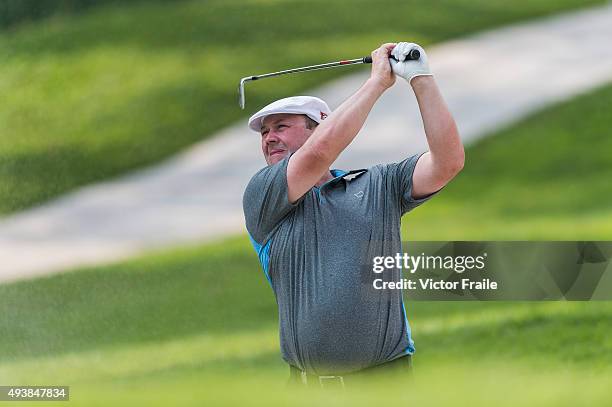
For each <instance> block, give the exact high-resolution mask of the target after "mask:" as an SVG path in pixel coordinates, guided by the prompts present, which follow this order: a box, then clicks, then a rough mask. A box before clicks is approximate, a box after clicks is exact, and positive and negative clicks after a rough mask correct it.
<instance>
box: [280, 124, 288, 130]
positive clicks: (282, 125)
mask: <svg viewBox="0 0 612 407" xmlns="http://www.w3.org/2000/svg"><path fill="white" fill-rule="evenodd" d="M283 127H288V126H287V125H286V124H279V125H278V128H279V129H280V128H283Z"/></svg>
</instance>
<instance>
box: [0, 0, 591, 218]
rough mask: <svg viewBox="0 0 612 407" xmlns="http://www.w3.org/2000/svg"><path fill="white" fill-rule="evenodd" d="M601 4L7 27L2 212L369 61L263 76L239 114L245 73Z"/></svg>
mask: <svg viewBox="0 0 612 407" xmlns="http://www.w3.org/2000/svg"><path fill="white" fill-rule="evenodd" d="M599 3H602V1H600V0H588V1H584V0H536V1H531V2H521V3H520V4H519V3H516V4H514V3H511V2H506V1H502V0H493V1H482V0H453V1H451V0H439V1H435V2H431V1H425V0H412V1H402V2H399V1H397V2H390V1H386V2H369V1H348V0H342V1H333V2H328V1H322V0H317V1H312V0H309V1H304V0H300V1H288V0H283V1H220V0H216V1H213V0H211V1H206V2H203V1H201V2H195V1H190V2H178V3H176V4H169V3H162V4H160V3H153V4H130V5H123V6H107V7H100V8H92V9H89V10H88V11H86V12H83V13H80V14H77V15H72V16H56V17H53V18H50V19H46V20H41V21H38V22H36V23H32V24H24V25H20V26H17V27H16V28H14V29H10V30H5V31H2V32H0V55H2V58H1V59H2V63H1V64H0V95H2V102H1V103H0V123H2V125H1V126H0V214H6V213H9V212H11V211H16V210H20V209H23V208H27V207H30V206H32V205H34V204H37V203H40V202H43V201H45V200H47V199H49V198H51V197H55V196H58V195H59V194H62V193H64V192H66V191H69V190H71V189H73V188H75V187H77V186H79V185H83V184H86V183H90V182H93V181H99V180H104V179H108V178H110V177H114V176H117V175H119V174H122V173H124V172H126V171H128V170H130V169H134V168H137V167H141V166H144V165H148V164H152V163H155V162H158V161H159V160H161V159H163V158H164V157H168V156H169V155H171V154H173V153H175V152H177V151H178V150H180V149H182V148H184V147H186V146H188V145H190V144H192V143H194V142H197V141H199V140H201V139H204V138H206V137H208V136H210V135H211V134H213V133H214V132H215V131H216V130H219V129H220V128H222V127H223V126H226V125H228V124H229V123H232V122H234V121H235V120H237V119H239V118H241V117H244V116H245V115H247V114H248V111H251V110H253V109H255V108H256V107H257V106H260V105H262V104H263V103H264V102H267V101H270V100H271V99H274V98H279V97H283V96H287V95H290V94H295V93H298V92H301V91H303V90H305V89H308V88H311V87H313V86H314V85H317V84H320V83H321V82H324V81H327V80H329V79H331V78H333V77H336V76H338V75H342V74H346V73H349V72H351V71H352V70H354V69H363V68H346V69H345V70H343V71H340V70H332V71H324V72H318V73H313V74H309V75H300V76H292V77H291V78H290V79H289V78H282V79H281V78H279V79H277V80H275V81H270V82H266V84H264V85H261V84H259V83H254V84H252V85H249V89H248V105H249V106H250V107H249V110H248V111H244V112H243V111H241V110H239V109H238V107H237V103H236V87H237V83H238V79H239V78H241V77H243V76H246V75H249V74H254V73H260V72H268V71H271V70H278V69H280V68H284V67H290V66H300V65H304V64H312V63H316V62H324V61H328V60H336V59H338V58H339V57H351V56H353V57H356V56H360V55H366V54H368V53H369V52H370V51H371V50H372V49H373V48H375V47H376V46H377V45H379V44H380V43H382V42H385V41H389V40H398V39H412V40H414V41H418V42H420V43H422V44H424V45H428V44H432V43H435V42H439V41H443V40H445V39H448V38H453V37H457V36H463V35H466V34H469V33H471V32H475V31H478V30H483V29H488V28H493V27H496V26H499V25H503V24H507V23H511V22H515V21H521V20H525V19H528V18H533V17H537V16H542V15H546V14H550V13H553V12H558V11H561V10H567V9H570V8H574V7H580V6H586V5H589V4H599ZM339 50H341V52H340V51H339ZM246 131H247V130H245V132H246Z"/></svg>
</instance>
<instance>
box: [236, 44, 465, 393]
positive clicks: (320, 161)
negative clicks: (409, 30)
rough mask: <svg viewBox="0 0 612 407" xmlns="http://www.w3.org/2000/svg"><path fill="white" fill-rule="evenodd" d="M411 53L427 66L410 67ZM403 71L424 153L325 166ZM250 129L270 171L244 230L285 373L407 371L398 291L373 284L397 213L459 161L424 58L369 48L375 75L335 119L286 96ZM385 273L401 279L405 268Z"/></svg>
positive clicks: (248, 204)
mask: <svg viewBox="0 0 612 407" xmlns="http://www.w3.org/2000/svg"><path fill="white" fill-rule="evenodd" d="M413 48H416V49H418V50H419V51H420V53H421V57H420V59H419V60H416V61H411V60H407V61H405V60H404V57H405V55H407V54H408V53H409V52H410V50H412V49H413ZM390 55H393V57H394V58H395V59H391V58H390ZM396 75H397V76H400V77H402V78H404V79H406V80H407V81H408V82H409V84H410V85H411V86H412V89H413V90H414V93H415V95H416V98H417V101H418V104H419V108H420V111H421V116H422V119H423V124H424V128H425V133H426V136H427V142H428V145H429V151H428V152H425V153H424V154H417V155H414V156H412V157H409V158H407V159H405V160H404V161H402V162H400V163H393V164H381V165H376V166H374V167H371V168H369V169H367V170H354V171H350V172H344V171H339V170H330V169H329V167H330V166H331V164H332V163H333V162H334V161H335V160H336V158H337V157H338V155H339V154H340V153H341V152H342V151H343V150H344V149H345V148H346V147H347V146H348V145H349V144H350V142H351V141H352V140H353V138H354V137H355V136H356V135H357V133H358V132H359V130H360V129H361V127H362V126H363V124H364V122H365V119H366V117H367V115H368V113H369V112H370V110H371V109H372V107H373V105H374V103H376V101H377V100H378V98H379V97H380V96H381V95H382V94H383V93H384V92H385V90H387V89H388V88H390V87H391V86H392V85H393V84H394V83H395V76H396ZM249 127H250V128H251V129H253V130H255V131H258V132H260V133H261V148H262V152H263V155H264V157H265V160H266V162H267V164H268V166H267V167H265V168H263V169H261V170H260V171H259V172H257V173H256V174H255V175H254V176H253V178H252V179H251V181H250V182H249V184H248V186H247V188H246V190H245V193H244V200H243V206H244V213H245V220H246V227H247V230H248V232H249V235H250V237H251V240H252V242H253V245H254V247H255V250H256V251H257V254H258V257H259V260H260V262H261V264H262V267H263V270H264V273H265V275H266V277H267V279H268V281H269V283H270V285H271V286H272V289H273V291H274V294H275V296H276V301H277V304H278V312H279V325H280V344H281V351H282V356H283V359H284V360H285V361H286V362H287V363H288V364H289V365H290V372H291V375H290V378H292V379H294V380H296V381H300V382H303V383H317V384H318V383H322V382H323V381H326V380H328V379H330V378H331V379H333V380H336V379H339V380H341V381H342V382H343V383H344V380H348V379H349V378H350V377H354V375H355V374H357V375H358V374H359V373H360V372H368V371H372V370H377V371H380V370H385V369H387V367H389V369H390V367H391V366H394V367H395V368H397V367H398V366H400V370H406V371H407V370H409V367H410V366H411V355H412V354H413V353H414V350H415V348H414V342H413V341H412V338H411V332H410V326H409V324H408V320H407V318H406V313H405V308H404V304H403V301H402V296H401V291H400V290H376V289H374V288H373V287H372V281H373V278H374V275H373V274H372V267H371V265H372V261H373V258H374V257H375V256H394V255H395V254H397V253H401V237H400V219H401V216H402V215H403V214H404V213H406V212H408V211H410V210H411V209H413V208H415V207H416V206H418V205H420V204H421V203H423V202H424V201H426V200H427V199H429V198H430V197H431V196H432V195H434V194H435V193H436V192H437V191H439V190H440V189H442V188H443V187H444V186H445V185H446V184H447V183H448V182H449V181H450V180H451V179H452V178H453V177H454V176H455V175H456V174H457V173H458V172H459V171H460V170H461V169H462V168H463V162H464V152H463V146H462V144H461V140H460V138H459V134H458V131H457V127H456V125H455V122H454V120H453V118H452V116H451V114H450V112H449V111H448V108H447V106H446V104H445V102H444V100H443V99H442V96H441V94H440V92H439V90H438V87H437V85H436V83H435V81H434V79H433V76H432V75H431V73H430V70H429V66H428V63H427V55H426V54H425V51H424V50H423V49H422V48H421V47H420V46H418V45H416V44H410V43H399V44H397V45H396V44H394V43H387V44H383V45H382V46H381V47H380V48H378V49H376V50H374V51H373V52H372V72H371V75H370V78H369V79H368V80H367V81H366V82H365V83H364V84H363V85H362V86H361V88H360V89H359V90H358V91H357V92H356V93H355V94H353V95H352V96H351V97H349V98H348V99H347V100H346V101H345V102H344V103H342V104H341V105H340V106H339V107H338V108H337V109H336V110H335V111H334V112H331V111H330V110H329V108H328V107H327V105H326V104H325V102H323V101H322V100H320V99H317V98H313V97H306V96H298V97H293V98H286V99H281V100H279V101H276V102H274V103H272V104H270V105H268V106H266V107H264V108H263V109H262V110H260V111H259V112H257V113H256V114H254V115H253V116H252V117H251V118H250V119H249ZM375 136H376V135H370V137H375ZM389 148H401V146H389ZM385 273H388V274H387V275H386V279H388V280H390V281H400V280H401V270H399V269H398V270H392V271H385ZM376 276H377V278H379V276H380V275H376Z"/></svg>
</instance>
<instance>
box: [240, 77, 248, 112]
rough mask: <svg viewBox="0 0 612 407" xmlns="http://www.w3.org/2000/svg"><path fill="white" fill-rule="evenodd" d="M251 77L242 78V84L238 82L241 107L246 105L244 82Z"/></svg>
mask: <svg viewBox="0 0 612 407" xmlns="http://www.w3.org/2000/svg"><path fill="white" fill-rule="evenodd" d="M249 79H250V77H246V78H242V79H240V84H238V105H239V106H240V108H241V109H244V105H245V96H244V83H245V82H246V81H247V80H249Z"/></svg>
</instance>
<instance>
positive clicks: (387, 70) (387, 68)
mask: <svg viewBox="0 0 612 407" xmlns="http://www.w3.org/2000/svg"><path fill="white" fill-rule="evenodd" d="M394 47H395V43H386V44H382V45H381V46H380V47H379V48H376V49H375V50H374V51H372V74H371V75H370V79H372V81H374V82H375V83H376V84H378V85H379V86H381V87H382V89H388V88H390V87H391V86H393V84H394V83H395V75H394V74H393V71H392V70H391V65H390V64H389V56H390V55H391V50H392V49H393V48H394Z"/></svg>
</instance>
